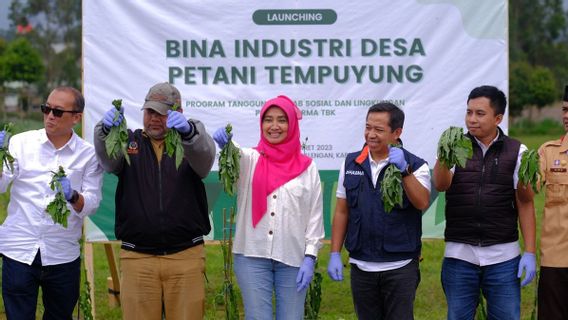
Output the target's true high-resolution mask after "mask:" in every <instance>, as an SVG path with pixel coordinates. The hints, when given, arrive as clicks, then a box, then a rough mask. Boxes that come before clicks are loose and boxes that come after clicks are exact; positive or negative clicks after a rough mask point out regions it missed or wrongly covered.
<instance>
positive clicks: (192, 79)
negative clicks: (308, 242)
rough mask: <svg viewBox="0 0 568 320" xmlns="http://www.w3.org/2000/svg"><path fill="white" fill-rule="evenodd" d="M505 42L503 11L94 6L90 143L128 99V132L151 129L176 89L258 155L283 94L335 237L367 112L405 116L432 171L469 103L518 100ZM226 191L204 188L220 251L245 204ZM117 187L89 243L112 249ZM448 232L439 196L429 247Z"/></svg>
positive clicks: (296, 4)
mask: <svg viewBox="0 0 568 320" xmlns="http://www.w3.org/2000/svg"><path fill="white" fill-rule="evenodd" d="M507 36H508V35H507V1H505V0H479V1H469V0H400V1H387V0H361V1H298V0H295V1H288V0H281V1H242V2H235V1H226V0H220V1H215V2H203V1H195V0H171V1H157V0H154V1H136V0H121V1H114V0H101V1H84V2H83V65H84V94H85V97H86V101H87V107H86V109H85V115H84V117H85V118H84V126H83V132H84V136H85V138H86V139H87V140H89V141H92V139H93V128H94V126H95V124H96V123H97V122H98V121H99V120H100V119H101V118H102V116H103V114H104V112H105V111H106V110H108V109H109V108H111V107H112V105H111V101H112V100H113V99H119V98H120V99H122V100H123V106H124V107H125V116H126V118H127V120H128V125H129V127H130V128H132V129H135V128H140V127H142V112H141V111H140V108H141V106H142V104H143V102H144V97H145V95H146V93H147V91H148V89H149V88H150V87H151V86H152V85H154V84H155V83H158V82H164V81H167V82H170V83H172V84H174V85H175V86H176V87H177V88H178V89H179V90H180V92H181V93H182V100H183V101H182V107H183V111H184V114H185V116H186V117H188V118H195V119H199V120H201V121H202V122H203V123H204V124H205V126H206V127H207V131H208V132H209V133H213V132H214V131H215V130H216V129H217V128H219V127H223V126H225V125H226V124H227V123H228V122H230V123H231V124H232V125H233V132H234V139H235V140H236V141H238V142H239V144H240V145H242V146H255V145H256V144H257V142H258V140H259V135H260V130H259V118H258V113H259V111H260V108H261V107H262V104H263V102H264V101H266V100H267V99H269V98H272V97H275V96H277V95H280V94H285V95H287V96H289V97H290V98H292V99H293V100H294V101H295V102H296V103H297V105H298V106H299V108H300V109H301V110H302V113H303V115H304V117H303V120H302V121H301V122H300V126H301V139H302V142H303V143H304V145H305V153H306V154H307V155H308V156H310V157H312V158H313V159H314V160H315V161H316V163H317V165H318V168H319V169H320V170H321V171H320V172H321V177H322V182H323V188H324V201H325V203H324V209H325V212H324V214H325V222H326V223H325V226H326V237H329V236H330V235H331V232H330V222H331V218H332V217H331V216H332V213H333V208H334V206H335V189H336V183H337V182H336V181H337V172H338V169H339V167H340V166H341V163H342V161H343V159H344V157H345V155H346V154H347V153H349V152H353V151H356V150H359V149H360V148H361V147H362V145H363V143H364V137H363V132H364V128H365V116H366V111H367V109H368V108H369V107H370V106H371V105H373V104H375V103H377V102H379V101H390V102H393V103H395V104H396V105H398V106H399V107H401V108H402V109H403V110H404V112H405V115H406V120H405V124H404V129H403V134H402V140H403V142H404V146H405V147H406V148H407V149H408V150H410V151H412V152H413V153H415V154H417V155H418V156H420V157H422V158H424V159H426V160H427V161H428V163H429V164H430V166H431V167H432V166H433V165H434V162H435V156H436V144H437V141H438V138H439V136H440V134H441V133H442V132H443V131H444V130H445V129H446V128H448V127H449V126H463V124H464V117H465V108H466V99H467V95H468V93H469V92H470V91H471V89H473V88H474V87H476V86H479V85H484V84H489V85H494V86H497V87H499V88H501V89H502V90H504V91H506V90H507V88H508V77H507V74H508V57H507V53H508V48H507V45H508V43H507ZM504 123H505V126H506V123H507V121H505V122H504ZM504 129H505V130H506V129H507V128H506V127H505V128H504ZM214 170H217V165H215V167H214ZM217 181H218V179H217V172H212V173H211V174H210V176H209V177H208V178H207V179H206V185H207V192H208V198H209V199H208V200H209V205H210V210H211V220H212V222H213V224H214V228H213V232H212V233H211V234H210V235H209V238H211V239H213V238H214V239H219V238H221V237H222V230H221V229H222V227H221V226H222V225H223V224H222V217H221V211H222V208H223V207H228V206H230V205H231V204H233V202H234V200H233V199H229V198H227V196H226V195H225V194H223V192H222V191H221V187H220V185H219V184H218V183H217ZM115 184H116V178H115V177H112V176H108V177H106V178H105V187H104V191H105V192H104V200H103V204H102V205H101V207H100V209H99V211H98V212H97V214H96V215H94V216H92V217H91V218H90V221H89V222H88V228H87V240H89V241H102V240H108V239H114V236H113V235H114V230H113V228H114V226H113V225H114V224H113V221H114V187H115ZM443 227H444V215H443V199H442V198H439V197H438V195H437V194H436V192H435V191H433V192H432V205H431V207H430V209H428V211H427V212H426V213H425V215H424V236H425V237H440V236H442V234H443Z"/></svg>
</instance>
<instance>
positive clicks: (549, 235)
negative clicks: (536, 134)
mask: <svg viewBox="0 0 568 320" xmlns="http://www.w3.org/2000/svg"><path fill="white" fill-rule="evenodd" d="M538 153H539V155H540V172H541V175H542V177H543V179H544V180H545V181H544V182H545V186H546V198H545V203H544V214H543V219H542V232H541V241H540V250H541V265H542V266H544V267H556V268H566V267H568V134H566V135H565V136H564V137H562V138H560V139H558V140H554V141H548V142H546V143H544V144H543V145H542V146H541V147H540V148H539V150H538Z"/></svg>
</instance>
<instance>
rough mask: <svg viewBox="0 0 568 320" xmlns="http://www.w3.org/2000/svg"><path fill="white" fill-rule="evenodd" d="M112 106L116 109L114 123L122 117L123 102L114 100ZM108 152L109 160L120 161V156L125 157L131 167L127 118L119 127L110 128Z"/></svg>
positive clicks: (106, 140)
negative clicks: (128, 151) (128, 150)
mask: <svg viewBox="0 0 568 320" xmlns="http://www.w3.org/2000/svg"><path fill="white" fill-rule="evenodd" d="M112 105H113V106H114V107H115V110H114V118H113V119H112V120H113V121H117V120H118V119H119V117H120V108H121V106H122V100H121V99H116V100H112ZM105 146H106V152H107V155H108V156H109V158H111V159H118V157H119V156H120V154H121V153H122V154H123V155H124V159H126V162H127V163H128V165H130V157H129V156H128V153H127V152H126V150H127V149H128V131H127V126H126V118H124V116H123V119H122V121H121V122H120V124H119V125H118V126H113V127H112V128H110V132H109V133H108V135H107V136H106V138H105Z"/></svg>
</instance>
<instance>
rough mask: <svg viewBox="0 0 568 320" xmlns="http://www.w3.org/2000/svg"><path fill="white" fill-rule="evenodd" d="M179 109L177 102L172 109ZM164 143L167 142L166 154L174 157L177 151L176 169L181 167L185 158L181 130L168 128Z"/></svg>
mask: <svg viewBox="0 0 568 320" xmlns="http://www.w3.org/2000/svg"><path fill="white" fill-rule="evenodd" d="M177 109H179V106H178V105H177V104H174V105H173V106H172V111H176V110H177ZM164 143H165V144H166V154H167V155H168V156H169V157H172V156H173V155H174V153H175V155H176V169H177V168H179V166H180V165H181V161H182V160H183V145H182V143H181V136H180V134H179V132H178V131H177V130H175V129H170V130H168V133H166V137H165V139H164Z"/></svg>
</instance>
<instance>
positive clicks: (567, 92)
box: [562, 86, 568, 102]
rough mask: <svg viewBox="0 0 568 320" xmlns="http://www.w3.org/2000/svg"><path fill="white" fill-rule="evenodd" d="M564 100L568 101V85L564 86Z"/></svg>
mask: <svg viewBox="0 0 568 320" xmlns="http://www.w3.org/2000/svg"><path fill="white" fill-rule="evenodd" d="M562 100H563V101H567V102H568V86H566V87H564V99H562Z"/></svg>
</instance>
